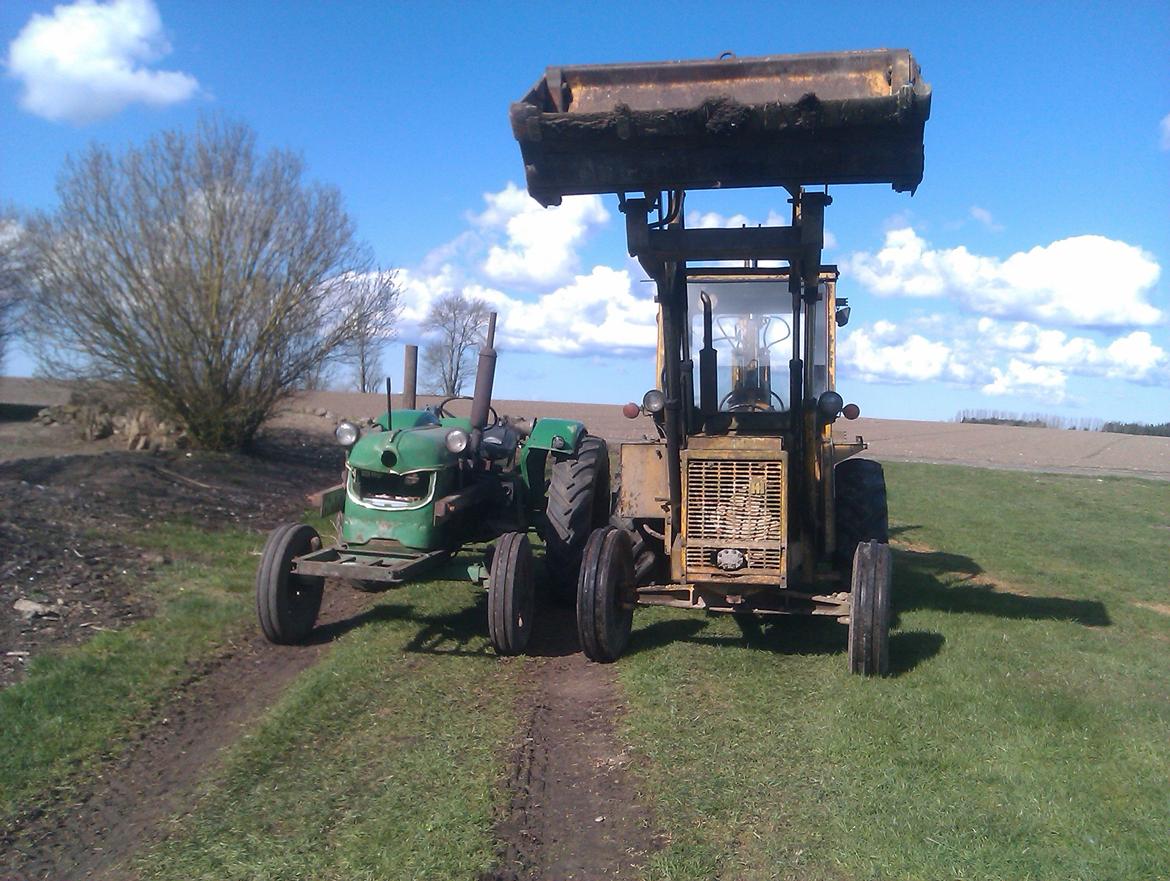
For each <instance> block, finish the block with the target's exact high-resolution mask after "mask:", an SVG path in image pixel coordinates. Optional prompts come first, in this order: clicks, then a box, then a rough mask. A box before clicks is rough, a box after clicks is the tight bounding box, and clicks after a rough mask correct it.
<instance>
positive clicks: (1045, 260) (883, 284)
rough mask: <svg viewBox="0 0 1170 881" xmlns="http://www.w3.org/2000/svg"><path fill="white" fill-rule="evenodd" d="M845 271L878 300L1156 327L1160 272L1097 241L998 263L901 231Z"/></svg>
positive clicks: (1063, 242)
mask: <svg viewBox="0 0 1170 881" xmlns="http://www.w3.org/2000/svg"><path fill="white" fill-rule="evenodd" d="M848 265H849V267H850V269H851V271H852V274H853V276H854V277H856V278H857V280H858V281H859V282H860V283H861V284H862V285H863V286H864V287H866V288H867V289H869V290H871V291H873V292H874V293H876V294H878V295H879V296H902V297H940V296H944V295H946V296H950V297H953V298H955V299H956V300H957V301H958V302H959V303H960V304H961V305H963V306H964V307H965V308H966V309H968V310H970V311H973V312H977V313H979V314H983V315H992V316H995V317H999V318H1025V319H1030V320H1034V321H1040V322H1043V323H1046V324H1073V325H1080V326H1090V327H1109V326H1114V327H1118V326H1120V327H1124V326H1132V325H1149V324H1155V323H1157V322H1159V321H1160V320H1161V319H1162V312H1161V311H1160V310H1159V309H1157V308H1155V307H1154V306H1152V305H1151V304H1150V302H1149V299H1148V297H1149V294H1150V292H1151V290H1152V289H1153V287H1154V285H1155V283H1156V282H1157V280H1158V277H1159V275H1160V274H1161V267H1160V266H1159V265H1158V263H1157V262H1156V261H1155V260H1154V258H1153V256H1152V255H1150V254H1148V253H1146V252H1145V251H1143V250H1141V249H1140V248H1137V247H1134V246H1133V245H1129V244H1127V243H1125V242H1120V241H1116V240H1114V239H1108V238H1105V237H1104V236H1098V235H1084V236H1074V237H1072V238H1067V239H1060V240H1059V241H1056V242H1053V243H1052V244H1050V245H1046V246H1037V247H1035V248H1032V249H1031V250H1029V251H1020V252H1017V253H1015V254H1013V255H1011V256H1010V257H1008V258H1007V259H1006V260H1000V259H999V258H996V257H984V256H980V255H977V254H972V253H971V252H970V251H968V250H967V249H966V248H965V247H963V246H959V247H957V248H948V249H934V248H931V247H930V246H929V244H928V243H927V242H926V241H925V240H924V239H923V238H922V237H921V236H919V235H918V233H916V232H915V231H914V230H913V229H912V228H909V227H905V228H902V229H896V230H890V231H889V232H887V233H886V240H885V246H884V247H883V248H882V249H881V250H880V251H878V252H877V253H876V254H870V253H866V252H861V253H857V254H854V255H853V256H852V257H851V258H850V260H849V261H848ZM1097 267H1107V272H1103V271H1100V270H1098V269H1097ZM1106 278H1107V279H1108V287H1107V289H1106V281H1105V280H1106Z"/></svg>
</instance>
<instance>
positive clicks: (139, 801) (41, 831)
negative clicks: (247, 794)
mask: <svg viewBox="0 0 1170 881" xmlns="http://www.w3.org/2000/svg"><path fill="white" fill-rule="evenodd" d="M371 602H372V599H371V597H370V596H369V595H367V594H363V593H358V592H355V591H350V590H347V589H345V588H340V589H331V590H327V592H326V602H325V607H324V608H323V610H322V616H323V617H324V618H326V619H327V621H328V622H331V623H325V624H320V625H318V627H317V630H316V631H314V633H313V634H312V636H311V637H310V639H309V643H310V644H309V645H304V646H275V645H271V644H269V643H268V642H267V641H266V640H265V639H264V637H263V636H262V635H261V634H259V633H254V634H249V635H246V636H243V637H241V638H239V639H238V640H236V641H235V642H233V643H231V644H229V645H228V646H227V647H226V649H225V650H224V651H223V652H221V653H220V654H219V655H217V656H216V657H214V658H211V659H208V660H206V661H205V662H203V663H202V664H201V665H200V666H199V667H197V668H196V669H194V670H193V671H192V673H191V675H190V676H189V677H188V678H187V679H186V680H185V681H184V682H183V683H181V684H180V685H179V686H178V688H177V689H176V692H175V693H174V695H173V697H172V698H171V700H170V701H168V702H167V704H165V705H164V706H163V707H162V708H161V709H160V710H159V711H158V712H157V713H156V714H155V715H154V716H153V717H152V718H153V719H154V720H155V721H153V723H152V724H151V725H149V726H148V727H146V728H144V729H143V730H141V731H140V732H138V733H137V734H136V735H135V737H134V739H133V741H132V742H131V743H130V744H128V745H127V747H126V749H125V750H124V751H122V753H121V754H120V755H118V756H116V757H113V758H111V759H110V760H108V761H107V762H106V763H105V764H104V765H103V767H102V768H101V769H100V770H99V772H98V773H97V774H96V775H95V776H94V777H92V778H88V779H85V780H80V781H72V782H71V783H70V784H68V785H67V788H66V789H64V790H63V791H62V792H60V793H57V794H55V795H53V796H52V797H50V798H49V799H47V800H46V802H47V803H46V804H44V805H35V806H34V805H30V806H29V807H28V808H27V810H26V811H25V813H24V814H23V815H22V816H21V817H20V818H19V819H18V820H17V821H16V822H15V823H13V824H11V825H10V826H8V827H6V828H4V829H2V830H0V878H3V879H7V878H19V879H30V881H31V879H53V881H66V879H85V878H101V879H103V881H105V879H118V878H125V877H132V876H131V875H129V873H127V872H126V871H124V870H123V868H122V866H123V865H124V864H125V863H126V861H127V859H128V858H129V857H131V856H133V855H134V854H135V853H136V852H137V851H138V850H140V849H141V848H142V847H143V845H144V844H147V843H150V842H152V841H155V840H158V839H160V838H161V837H162V832H163V828H164V825H165V824H166V822H167V820H168V819H169V818H170V817H171V816H173V815H174V814H176V813H180V812H183V811H185V810H187V809H189V808H190V807H191V806H192V805H193V804H194V801H195V796H196V795H197V791H198V786H199V784H200V782H201V781H204V780H206V779H208V777H209V776H210V775H211V774H212V773H213V771H214V768H215V767H216V765H217V763H218V758H219V753H220V751H221V750H222V749H223V748H225V747H227V746H229V745H230V744H231V743H233V742H234V741H235V740H236V739H237V738H238V737H239V736H240V735H241V734H242V733H243V731H244V730H245V728H246V727H247V726H248V725H249V724H250V723H251V722H253V721H254V720H255V719H257V718H258V717H259V716H260V715H261V714H262V713H263V711H264V710H265V709H266V708H267V707H269V706H271V705H272V704H273V703H274V702H275V701H276V700H277V698H279V697H280V694H281V693H282V692H283V691H284V689H285V687H286V686H287V685H289V684H290V683H291V682H292V681H293V680H294V679H295V678H296V677H297V676H298V675H299V674H300V673H301V672H303V671H304V670H307V669H308V668H309V667H311V666H313V665H314V664H315V663H316V662H317V661H319V660H320V659H321V658H322V656H323V654H324V652H325V651H326V650H327V649H328V646H329V644H330V642H331V641H332V640H333V639H335V638H336V637H337V636H339V635H340V634H342V633H344V632H346V631H347V630H349V629H351V628H352V627H353V626H356V625H357V624H359V623H360V622H361V620H362V617H363V616H362V611H363V609H364V608H365V607H367V606H369V605H370V604H371Z"/></svg>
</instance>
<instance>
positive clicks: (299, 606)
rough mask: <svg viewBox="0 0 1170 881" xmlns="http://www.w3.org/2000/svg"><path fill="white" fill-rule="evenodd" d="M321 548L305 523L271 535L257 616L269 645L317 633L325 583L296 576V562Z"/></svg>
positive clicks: (260, 575)
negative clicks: (293, 563) (314, 626)
mask: <svg viewBox="0 0 1170 881" xmlns="http://www.w3.org/2000/svg"><path fill="white" fill-rule="evenodd" d="M320 547H321V537H320V536H319V535H318V534H317V530H315V529H314V528H313V527H312V526H308V525H306V524H304V523H286V524H285V525H283V526H278V527H277V528H276V529H274V530H272V532H271V533H270V534H269V536H268V541H267V542H265V544H264V551H263V553H262V554H261V556H260V568H259V569H258V570H257V572H256V616H257V617H258V618H259V619H260V629H261V630H262V631H263V632H264V636H265V637H267V639H268V641H269V642H274V643H277V644H279V645H290V644H292V643H297V642H300V641H302V640H303V639H304V638H305V637H307V636H308V635H309V634H310V633H311V632H312V631H313V625H314V624H316V623H317V613H318V612H320V611H321V597H322V595H323V594H324V592H325V579H324V578H320V577H315V576H305V575H296V574H294V573H293V571H292V561H293V559H294V558H296V557H299V556H301V555H302V554H307V553H309V552H310V551H315V550H317V549H318V548H320Z"/></svg>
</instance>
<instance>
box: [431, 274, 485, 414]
mask: <svg viewBox="0 0 1170 881" xmlns="http://www.w3.org/2000/svg"><path fill="white" fill-rule="evenodd" d="M490 314H491V308H490V307H489V306H488V304H487V303H486V302H484V301H483V300H480V299H477V298H475V297H466V296H464V295H463V294H445V295H443V296H442V297H439V298H438V299H437V300H435V301H434V302H433V303H431V308H430V310H429V311H428V312H427V317H426V318H424V319H423V322H422V329H423V332H424V333H428V334H431V335H432V336H433V339H432V341H431V342H430V343H428V344H427V345H426V347H425V348H424V349H423V375H424V376H425V377H426V378H427V379H426V382H425V385H426V386H427V388H428V390H429V391H431V392H434V393H435V394H440V395H444V396H447V397H450V396H451V395H461V394H463V386H464V383H466V382H467V379H468V378H469V377H470V376H471V375H472V374H473V373H474V372H475V368H474V365H473V362H472V357H473V354H474V350H475V348H476V347H477V346H478V345H480V343H482V342H483V339H484V334H485V333H486V332H487V326H488V317H489V315H490Z"/></svg>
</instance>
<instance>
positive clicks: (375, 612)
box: [302, 603, 411, 645]
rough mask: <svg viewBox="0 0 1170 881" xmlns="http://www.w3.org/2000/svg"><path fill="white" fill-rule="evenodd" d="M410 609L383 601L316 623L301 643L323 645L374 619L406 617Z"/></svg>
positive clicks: (384, 619) (406, 606)
mask: <svg viewBox="0 0 1170 881" xmlns="http://www.w3.org/2000/svg"><path fill="white" fill-rule="evenodd" d="M410 610H411V607H410V606H408V605H404V604H402V603H383V604H381V605H377V606H371V607H370V608H368V609H366V610H365V611H363V612H358V613H357V614H356V615H350V616H349V617H348V618H341V619H339V620H337V621H329V622H326V623H325V624H318V625H317V626H316V627H314V628H313V632H312V633H310V634H309V636H308V638H307V639H305V640H304V642H303V643H302V645H324V644H325V643H328V642H333V641H334V640H335V639H339V638H340V637H342V636H344V635H345V634H347V633H349V632H350V631H351V630H356V629H357V628H359V627H362V626H364V625H366V624H371V623H374V622H376V621H390V620H393V619H396V618H407V617H409V616H410Z"/></svg>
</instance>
